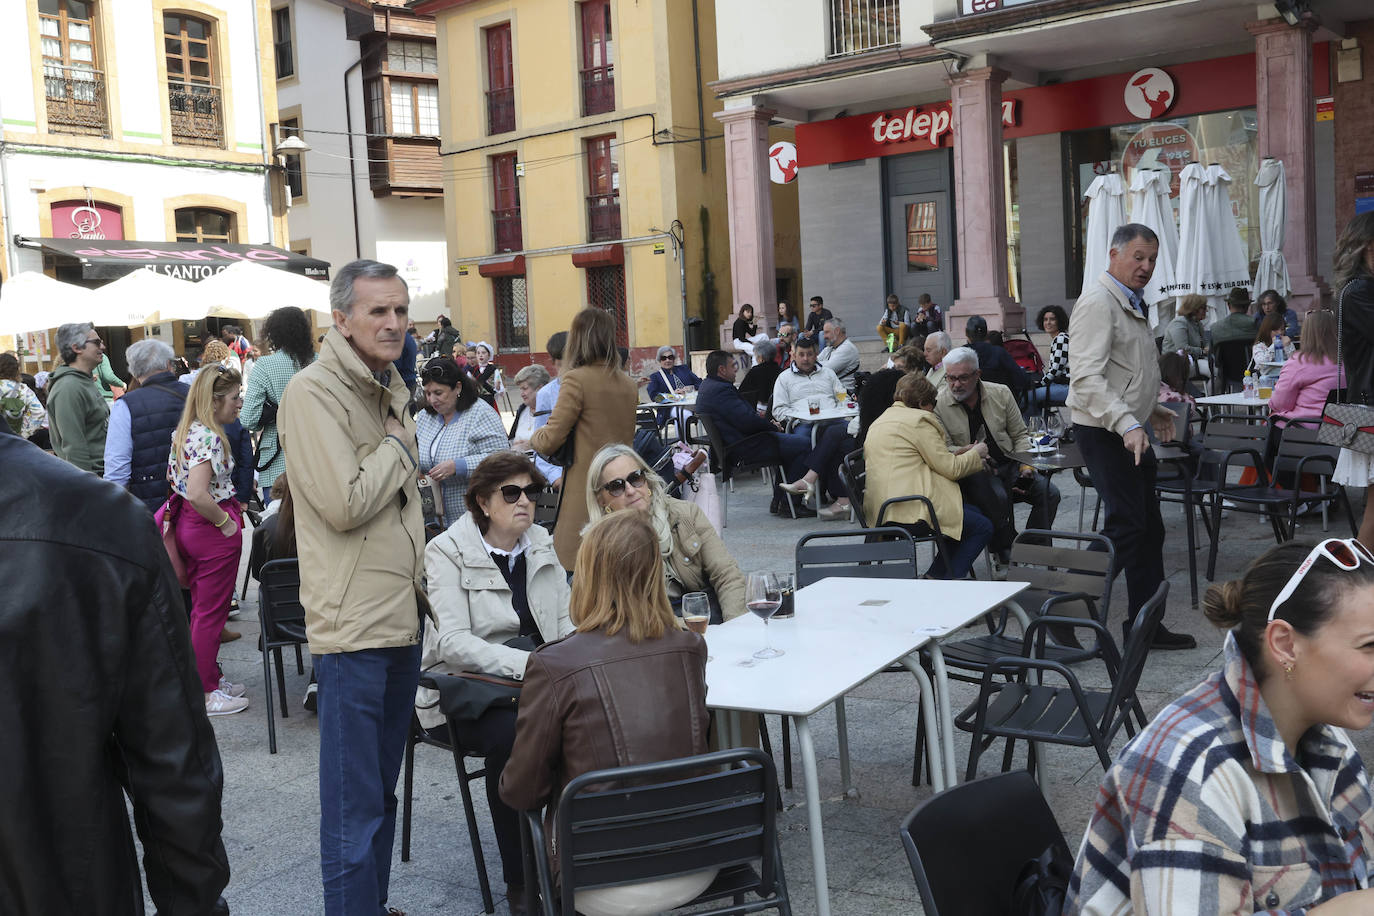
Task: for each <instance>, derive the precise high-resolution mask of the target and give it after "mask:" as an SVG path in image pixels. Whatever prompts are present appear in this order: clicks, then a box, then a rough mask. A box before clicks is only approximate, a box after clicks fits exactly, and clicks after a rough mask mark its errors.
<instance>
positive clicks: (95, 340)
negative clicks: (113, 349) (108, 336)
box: [81, 337, 105, 347]
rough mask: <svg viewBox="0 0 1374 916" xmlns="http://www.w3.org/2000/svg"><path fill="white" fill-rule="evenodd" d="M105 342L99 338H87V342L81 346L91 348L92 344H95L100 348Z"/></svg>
mask: <svg viewBox="0 0 1374 916" xmlns="http://www.w3.org/2000/svg"><path fill="white" fill-rule="evenodd" d="M104 342H105V341H103V340H101V339H100V338H99V337H87V338H86V342H85V343H83V344H82V345H81V346H83V347H89V346H90V345H91V344H95V345H96V346H97V347H98V346H100V345H101V344H103V343H104Z"/></svg>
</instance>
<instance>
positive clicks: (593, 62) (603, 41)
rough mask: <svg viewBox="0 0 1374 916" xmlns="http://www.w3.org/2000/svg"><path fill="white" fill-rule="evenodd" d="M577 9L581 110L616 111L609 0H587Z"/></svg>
mask: <svg viewBox="0 0 1374 916" xmlns="http://www.w3.org/2000/svg"><path fill="white" fill-rule="evenodd" d="M578 11H579V12H580V13H581V19H582V113H583V114H584V115H593V114H604V113H605V112H608V111H614V110H615V71H614V67H613V60H612V56H611V4H610V0H586V2H584V3H582V4H581V6H580V7H579V8H578Z"/></svg>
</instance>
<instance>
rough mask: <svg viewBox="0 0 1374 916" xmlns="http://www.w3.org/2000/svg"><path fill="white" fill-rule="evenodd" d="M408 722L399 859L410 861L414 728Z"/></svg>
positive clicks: (416, 726)
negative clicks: (408, 731) (408, 732)
mask: <svg viewBox="0 0 1374 916" xmlns="http://www.w3.org/2000/svg"><path fill="white" fill-rule="evenodd" d="M417 728H419V726H418V725H416V724H415V723H414V722H413V721H412V722H411V723H410V734H408V735H406V769H405V782H404V786H405V788H404V794H403V795H402V796H401V861H402V862H409V861H410V806H411V798H412V796H413V794H414V791H415V729H417Z"/></svg>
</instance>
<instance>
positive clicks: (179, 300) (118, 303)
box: [91, 268, 196, 327]
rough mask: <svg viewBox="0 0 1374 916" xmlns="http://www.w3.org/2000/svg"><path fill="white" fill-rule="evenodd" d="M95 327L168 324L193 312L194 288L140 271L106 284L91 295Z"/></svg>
mask: <svg viewBox="0 0 1374 916" xmlns="http://www.w3.org/2000/svg"><path fill="white" fill-rule="evenodd" d="M91 298H92V301H93V302H94V303H95V308H96V313H97V314H98V315H99V316H100V318H99V319H98V320H96V319H93V320H95V323H96V324H97V325H111V326H123V327H135V326H137V325H141V324H147V323H148V322H153V321H170V320H172V319H173V318H174V317H175V316H176V315H177V314H178V313H180V312H182V311H190V310H192V306H193V304H194V303H195V300H196V285H195V284H194V283H192V282H191V281H189V280H179V279H177V278H176V277H171V276H168V275H167V274H164V273H158V272H157V271H154V270H144V269H142V268H140V269H138V270H134V271H131V272H129V273H127V274H125V275H124V276H122V277H120V278H119V279H118V280H115V281H114V282H113V283H107V284H105V285H104V286H102V287H100V288H99V289H97V290H95V292H94V293H93V294H92V297H91Z"/></svg>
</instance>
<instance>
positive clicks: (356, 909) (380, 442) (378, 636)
mask: <svg viewBox="0 0 1374 916" xmlns="http://www.w3.org/2000/svg"><path fill="white" fill-rule="evenodd" d="M329 304H330V305H331V306H332V308H333V312H334V326H333V327H332V328H330V330H329V332H328V333H327V334H326V335H325V339H324V344H323V346H322V347H321V350H320V357H319V359H318V360H316V361H315V362H314V363H312V364H311V365H309V366H307V367H305V368H304V369H302V370H301V371H300V372H298V373H297V374H296V375H295V376H294V377H293V378H292V379H291V382H290V384H288V385H287V386H286V392H285V394H284V395H283V396H282V400H281V407H280V411H279V413H278V420H277V423H278V430H279V432H280V435H281V442H282V448H283V449H285V451H286V472H287V475H288V477H289V478H290V480H291V496H292V499H293V500H294V502H295V507H296V545H297V549H298V553H299V556H300V570H301V604H302V605H303V606H304V607H305V630H306V636H308V637H309V639H310V652H311V654H312V655H313V656H314V663H315V675H316V677H317V678H318V680H319V699H318V701H317V702H318V704H319V716H320V870H321V873H322V877H323V879H324V905H325V913H327V914H329V916H335V914H345V913H348V914H352V913H363V912H368V913H377V912H379V910H380V911H381V912H387V911H386V910H385V909H383V908H384V907H385V906H386V898H387V885H388V883H389V879H390V874H391V847H392V839H393V836H394V834H395V828H396V791H395V790H396V777H397V776H398V775H399V773H400V769H401V758H402V756H403V754H404V751H405V742H406V735H407V733H408V731H409V728H410V717H411V708H412V705H413V704H414V702H415V688H416V686H417V685H418V683H419V678H420V620H421V616H422V614H423V613H425V612H426V611H427V608H428V604H427V603H425V602H424V599H423V597H422V593H421V592H420V581H421V574H422V572H423V570H424V561H423V556H424V547H425V537H424V520H423V517H422V515H421V510H420V498H419V491H418V490H417V489H416V482H415V473H416V459H415V456H416V444H415V423H414V421H413V420H411V418H410V416H409V414H408V412H407V411H406V403H407V402H408V401H409V399H410V392H409V391H407V389H406V386H405V383H404V382H402V381H401V378H400V374H399V373H397V372H395V371H394V370H393V369H392V362H393V361H394V360H395V359H396V358H397V357H399V356H400V355H401V349H402V346H403V345H404V339H405V334H406V318H407V313H408V312H409V306H410V295H409V293H408V292H407V290H406V285H405V281H403V280H402V279H401V278H400V277H399V276H397V275H396V268H395V267H392V266H391V265H390V264H380V263H378V262H376V261H365V260H364V261H353V262H351V263H348V264H345V265H344V266H343V267H342V268H340V270H339V272H338V273H337V274H336V275H335V277H334V281H333V283H331V284H330V288H329Z"/></svg>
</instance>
